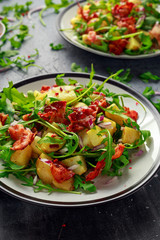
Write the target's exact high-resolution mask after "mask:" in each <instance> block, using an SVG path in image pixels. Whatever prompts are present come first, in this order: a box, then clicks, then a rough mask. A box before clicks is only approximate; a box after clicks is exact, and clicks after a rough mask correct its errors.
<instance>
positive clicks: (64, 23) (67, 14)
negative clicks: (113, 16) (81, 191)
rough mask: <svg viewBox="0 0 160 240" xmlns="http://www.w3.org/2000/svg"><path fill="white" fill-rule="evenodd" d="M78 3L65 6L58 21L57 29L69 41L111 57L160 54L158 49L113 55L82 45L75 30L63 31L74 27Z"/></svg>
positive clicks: (81, 2) (88, 50)
mask: <svg viewBox="0 0 160 240" xmlns="http://www.w3.org/2000/svg"><path fill="white" fill-rule="evenodd" d="M79 3H80V4H81V5H84V4H86V1H79ZM77 9H78V5H77V3H74V4H72V5H70V6H69V7H67V8H65V9H64V10H63V12H62V13H61V14H60V15H59V18H58V22H57V29H58V32H59V33H60V35H61V36H62V37H63V38H64V39H65V40H67V41H68V42H69V43H71V44H73V45H74V46H76V47H78V48H81V49H83V50H85V51H87V52H91V53H94V54H97V55H101V56H104V57H111V58H119V59H121V58H123V59H138V58H148V57H156V56H159V55H160V51H156V52H155V53H150V54H142V55H135V56H132V55H127V54H121V55H113V54H110V53H104V52H101V51H98V50H95V49H93V48H90V47H87V46H84V45H82V44H81V43H79V42H78V41H77V37H76V35H75V33H74V31H73V30H67V31H61V29H70V28H72V25H71V24H70V21H71V19H72V18H74V17H75V16H76V14H77Z"/></svg>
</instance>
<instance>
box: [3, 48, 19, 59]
mask: <svg viewBox="0 0 160 240" xmlns="http://www.w3.org/2000/svg"><path fill="white" fill-rule="evenodd" d="M18 54H19V52H18V51H17V50H7V51H2V52H0V58H3V57H7V58H10V57H14V56H16V55H18Z"/></svg>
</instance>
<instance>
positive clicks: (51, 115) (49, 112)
mask: <svg viewBox="0 0 160 240" xmlns="http://www.w3.org/2000/svg"><path fill="white" fill-rule="evenodd" d="M65 110H66V101H59V102H53V103H52V104H50V105H47V106H46V107H45V108H44V112H43V113H41V112H39V113H38V115H39V116H40V117H41V118H43V119H44V120H45V121H48V122H50V123H52V122H53V121H54V122H57V123H64V122H65Z"/></svg>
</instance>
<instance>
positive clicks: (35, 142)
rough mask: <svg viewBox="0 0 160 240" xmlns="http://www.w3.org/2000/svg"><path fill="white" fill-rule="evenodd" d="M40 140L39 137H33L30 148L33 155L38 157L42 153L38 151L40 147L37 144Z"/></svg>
mask: <svg viewBox="0 0 160 240" xmlns="http://www.w3.org/2000/svg"><path fill="white" fill-rule="evenodd" d="M40 139H41V138H40V137H39V136H35V138H34V140H33V142H32V143H31V147H32V150H33V153H36V154H38V155H40V154H41V153H42V151H41V150H40V148H41V145H40V144H39V143H38V141H39V140H40Z"/></svg>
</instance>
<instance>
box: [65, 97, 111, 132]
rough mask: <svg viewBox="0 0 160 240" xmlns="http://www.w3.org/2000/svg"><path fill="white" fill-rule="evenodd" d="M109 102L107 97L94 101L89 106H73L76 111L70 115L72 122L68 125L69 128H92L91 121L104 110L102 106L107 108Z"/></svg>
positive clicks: (71, 129) (72, 129) (77, 129)
mask: <svg viewBox="0 0 160 240" xmlns="http://www.w3.org/2000/svg"><path fill="white" fill-rule="evenodd" d="M107 104H108V103H107V102H106V100H105V99H101V100H100V101H99V100H96V101H94V102H92V104H91V105H90V106H88V107H87V108H86V107H85V108H83V107H80V108H73V110H74V112H73V113H71V114H69V116H68V118H69V120H70V122H71V123H70V124H69V126H68V130H69V131H72V132H78V131H81V130H83V129H84V128H88V129H90V122H91V121H92V123H94V122H95V120H96V115H97V113H99V112H102V109H101V108H100V106H102V107H104V108H105V107H106V106H107Z"/></svg>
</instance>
